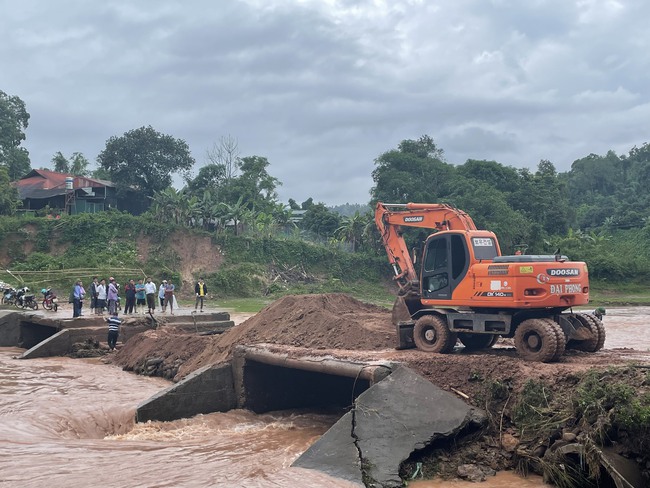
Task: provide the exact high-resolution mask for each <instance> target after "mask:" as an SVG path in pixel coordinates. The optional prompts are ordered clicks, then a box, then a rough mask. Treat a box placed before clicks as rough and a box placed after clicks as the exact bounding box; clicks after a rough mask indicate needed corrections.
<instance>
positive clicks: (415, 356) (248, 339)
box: [113, 294, 650, 475]
mask: <svg viewBox="0 0 650 488" xmlns="http://www.w3.org/2000/svg"><path fill="white" fill-rule="evenodd" d="M395 342H396V339H395V328H394V326H393V325H392V322H391V315H390V312H389V311H388V310H386V309H384V308H381V307H377V306H374V305H369V304H366V303H362V302H359V301H358V300H355V299H354V298H352V297H350V296H348V295H343V294H325V295H302V296H287V297H284V298H281V299H279V300H277V301H276V302H274V303H273V304H271V305H269V306H268V307H266V308H265V309H264V310H262V311H261V312H260V313H258V314H256V315H254V316H253V317H251V318H249V319H248V320H246V321H244V322H242V323H240V324H238V325H236V326H235V327H233V328H232V329H230V330H229V331H228V332H226V333H224V334H222V335H215V336H196V335H191V334H184V333H181V332H179V331H178V330H176V329H174V328H172V327H167V326H163V327H161V328H159V329H157V330H152V331H147V332H145V333H143V334H140V335H138V336H135V337H133V338H132V339H130V340H129V341H128V342H127V343H126V344H125V345H124V347H123V348H122V349H121V350H120V351H119V352H118V353H117V354H116V355H115V356H114V357H113V361H114V362H116V363H117V364H119V365H122V366H123V367H124V368H125V369H129V370H135V371H138V372H141V373H145V374H158V375H164V376H167V377H173V378H174V379H175V380H176V381H178V380H179V379H181V378H183V377H185V376H186V375H188V374H189V373H191V372H192V371H195V370H196V369H198V368H200V367H202V366H205V365H208V364H215V363H221V362H225V361H228V360H229V359H230V357H231V355H232V351H233V347H234V346H235V345H238V344H248V345H251V344H260V343H265V344H267V347H269V348H270V349H279V350H282V352H284V353H289V354H296V355H299V354H305V353H306V352H308V353H311V354H314V353H317V354H319V355H321V354H322V355H331V356H334V357H342V358H351V359H359V360H389V361H400V362H402V363H405V364H406V365H408V366H409V367H411V368H412V369H414V370H415V371H417V372H418V373H419V374H421V375H422V376H424V377H425V378H427V379H428V380H429V381H431V382H432V383H433V384H435V385H437V386H439V387H441V388H443V389H445V390H447V391H452V392H455V393H456V394H458V395H460V396H462V397H463V398H464V399H465V400H466V401H468V402H469V403H472V404H474V405H476V406H479V407H481V408H484V409H486V410H487V411H488V414H489V416H490V417H491V419H492V422H491V426H490V428H489V429H488V430H487V431H486V432H485V433H484V434H483V436H482V437H480V438H479V439H473V441H474V442H472V443H469V444H467V445H466V446H460V447H458V446H457V447H455V448H454V449H455V451H454V452H453V455H451V454H450V451H449V449H448V446H447V448H445V449H443V450H442V451H440V452H442V454H440V452H438V454H437V458H436V463H437V464H438V473H442V474H446V475H454V474H455V471H454V470H455V468H456V467H457V466H458V464H462V463H463V462H465V463H467V462H469V463H478V464H480V465H481V466H484V467H486V469H487V468H489V469H497V470H498V469H507V468H514V467H515V465H516V464H517V463H518V462H521V460H522V459H523V458H526V459H530V458H532V457H533V451H534V450H535V449H538V448H539V447H540V446H542V447H543V450H542V451H541V453H542V454H543V452H544V451H545V450H546V449H547V448H550V447H551V446H552V445H553V443H554V442H555V441H557V439H558V438H561V437H562V432H560V435H559V437H556V438H555V439H552V438H546V437H545V436H548V435H549V433H548V432H546V431H544V432H543V433H540V435H539V436H537V437H535V436H533V437H530V436H529V437H528V438H527V439H525V442H524V438H523V436H520V432H519V431H518V429H517V428H516V425H515V424H514V422H513V419H512V417H513V415H514V414H513V413H512V409H513V408H514V406H515V404H516V403H517V401H518V400H517V399H518V397H519V395H520V394H521V392H522V391H523V390H524V388H525V385H526V384H527V383H530V382H531V381H533V382H537V383H538V384H543V385H545V388H547V389H548V392H549V394H550V393H551V392H555V393H556V395H557V396H558V397H559V398H564V399H568V398H569V397H570V395H571V393H572V391H573V389H574V388H575V387H576V384H577V381H578V380H577V378H578V377H579V376H580V375H581V374H583V373H584V372H586V371H588V370H591V369H594V368H595V369H602V370H606V369H607V368H609V367H611V366H615V365H621V366H623V365H626V364H630V363H631V362H635V363H640V362H641V363H645V364H646V366H644V367H647V364H649V363H650V353H649V352H647V351H645V352H641V351H634V350H632V349H615V350H602V351H599V352H598V353H595V354H588V353H584V352H578V351H568V352H567V354H566V355H565V356H563V357H562V358H561V360H560V361H559V362H556V363H550V364H546V363H535V362H526V361H523V360H521V359H520V358H518V357H517V354H516V351H515V350H514V347H512V342H511V341H510V340H507V339H501V340H500V341H499V342H498V343H497V345H496V346H495V347H494V348H493V349H491V350H488V351H482V352H471V353H469V352H464V350H463V348H462V347H457V348H456V350H455V351H454V353H452V354H444V355H442V354H429V353H423V352H421V351H418V350H414V349H411V350H403V351H397V350H395V349H394V347H395ZM161 359H162V360H161ZM152 360H153V361H152ZM154 363H155V364H154ZM640 371H644V370H640ZM630 381H632V380H630ZM634 381H637V382H638V384H643V381H645V380H644V379H643V377H641V376H638V375H637V376H636V377H635V380H634ZM565 403H566V402H565ZM570 423H571V422H569V421H567V423H566V427H567V429H568V428H569V427H572V428H573V434H572V435H582V434H583V432H588V431H589V427H588V426H583V427H581V428H579V429H578V428H576V426H575V425H569V424H570ZM556 430H557V429H556ZM567 435H568V434H567ZM585 435H586V434H585ZM504 439H506V440H507V442H504ZM506 444H507V445H506ZM477 446H480V447H477ZM477 452H480V453H481V455H480V456H478V454H477ZM620 452H625V449H624V448H622V449H620ZM538 454H539V453H538ZM423 455H425V456H426V455H431V453H424V454H423ZM441 459H442V460H443V461H442V464H441V461H440V460H441ZM445 459H447V461H448V462H447V463H445V462H444V460H445ZM645 461H646V460H645V459H644V461H643V462H645ZM440 465H442V466H443V467H442V468H441V467H440ZM445 465H447V467H448V468H449V469H445V468H444V466H445ZM529 465H530V463H529ZM532 465H533V466H534V463H533V464H532Z"/></svg>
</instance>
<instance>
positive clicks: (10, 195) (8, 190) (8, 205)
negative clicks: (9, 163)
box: [0, 167, 21, 215]
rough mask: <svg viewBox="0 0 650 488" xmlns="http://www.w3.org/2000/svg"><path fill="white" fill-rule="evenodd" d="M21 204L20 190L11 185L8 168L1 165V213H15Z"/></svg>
mask: <svg viewBox="0 0 650 488" xmlns="http://www.w3.org/2000/svg"><path fill="white" fill-rule="evenodd" d="M20 204H21V202H20V200H19V199H18V190H17V189H16V187H14V186H12V185H11V180H10V179H9V173H8V172H7V169H6V168H3V167H0V215H13V214H14V213H15V212H16V209H17V208H18V207H19V206H20Z"/></svg>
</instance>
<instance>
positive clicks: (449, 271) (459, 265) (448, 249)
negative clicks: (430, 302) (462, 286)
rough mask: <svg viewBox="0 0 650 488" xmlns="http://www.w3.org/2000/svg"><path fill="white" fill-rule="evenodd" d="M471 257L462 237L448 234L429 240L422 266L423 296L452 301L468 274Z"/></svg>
mask: <svg viewBox="0 0 650 488" xmlns="http://www.w3.org/2000/svg"><path fill="white" fill-rule="evenodd" d="M468 262H469V255H468V251H467V245H466V244H465V239H464V237H463V236H462V235H458V234H451V235H449V234H447V235H441V236H434V237H431V238H430V239H429V241H428V242H427V244H426V248H425V255H424V266H422V271H421V276H422V278H421V279H422V296H423V297H425V298H436V299H450V298H451V293H452V291H453V290H454V288H455V287H456V285H457V284H458V283H459V282H460V281H461V280H462V279H463V278H464V276H465V274H466V273H467V269H468Z"/></svg>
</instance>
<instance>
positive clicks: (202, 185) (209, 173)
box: [187, 163, 226, 195]
mask: <svg viewBox="0 0 650 488" xmlns="http://www.w3.org/2000/svg"><path fill="white" fill-rule="evenodd" d="M225 181H226V171H225V168H224V166H223V165H221V164H215V163H210V164H206V165H205V166H203V167H202V168H201V169H199V173H198V174H197V175H196V176H195V177H194V178H190V179H188V181H187V187H188V189H189V190H190V192H192V193H196V194H200V193H202V192H204V191H210V192H212V193H213V194H215V195H218V194H219V193H221V191H222V189H223V187H224V184H225Z"/></svg>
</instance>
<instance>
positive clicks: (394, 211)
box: [375, 202, 476, 289]
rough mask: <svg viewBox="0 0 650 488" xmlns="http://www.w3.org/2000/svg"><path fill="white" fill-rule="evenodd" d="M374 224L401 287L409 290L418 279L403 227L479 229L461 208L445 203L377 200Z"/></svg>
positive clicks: (442, 229)
mask: <svg viewBox="0 0 650 488" xmlns="http://www.w3.org/2000/svg"><path fill="white" fill-rule="evenodd" d="M375 224H376V225H377V229H378V230H379V233H380V234H381V240H382V243H383V244H384V248H385V249H386V253H387V254H388V261H389V263H390V265H391V266H392V268H393V272H394V273H395V276H394V278H393V279H395V280H396V281H397V283H398V284H399V286H400V288H402V289H406V288H408V287H409V286H410V284H411V283H415V282H417V280H418V275H417V272H416V271H415V267H414V264H413V260H412V259H411V256H410V253H409V249H408V247H407V245H406V242H405V241H404V238H403V237H402V231H401V227H419V228H423V229H431V230H434V231H444V230H476V225H475V224H474V221H473V220H472V218H471V217H470V216H469V215H468V214H467V213H465V212H463V211H462V210H459V209H457V208H455V207H452V206H451V205H447V204H445V203H406V204H400V203H381V202H379V203H377V206H376V208H375Z"/></svg>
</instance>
